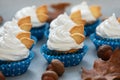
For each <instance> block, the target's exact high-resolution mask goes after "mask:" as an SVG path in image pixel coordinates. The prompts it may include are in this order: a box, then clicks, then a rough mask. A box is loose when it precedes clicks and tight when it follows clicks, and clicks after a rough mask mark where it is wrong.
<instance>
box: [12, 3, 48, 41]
mask: <svg viewBox="0 0 120 80" xmlns="http://www.w3.org/2000/svg"><path fill="white" fill-rule="evenodd" d="M26 16H30V18H31V22H32V29H31V34H32V35H33V36H35V37H36V38H37V39H38V40H39V39H41V38H42V37H43V34H44V30H45V27H46V21H47V19H48V10H47V6H46V5H42V6H39V7H36V6H28V7H24V8H22V9H21V10H19V11H18V12H17V13H16V14H15V17H14V18H13V20H19V19H21V18H23V17H26Z"/></svg>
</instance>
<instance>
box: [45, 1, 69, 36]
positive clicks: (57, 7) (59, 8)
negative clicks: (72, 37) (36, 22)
mask: <svg viewBox="0 0 120 80" xmlns="http://www.w3.org/2000/svg"><path fill="white" fill-rule="evenodd" d="M68 6H70V3H66V2H64V3H57V4H51V5H50V8H51V9H52V10H53V11H48V16H49V18H48V20H47V23H48V24H46V25H47V26H46V28H45V32H44V35H45V37H46V38H48V35H49V28H50V23H51V21H52V20H54V19H55V18H57V17H58V16H59V15H60V14H63V13H64V12H65V9H66V8H67V7H68Z"/></svg>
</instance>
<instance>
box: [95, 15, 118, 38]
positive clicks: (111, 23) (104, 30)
mask: <svg viewBox="0 0 120 80" xmlns="http://www.w3.org/2000/svg"><path fill="white" fill-rule="evenodd" d="M96 34H97V35H99V36H101V37H103V38H120V23H119V22H118V20H117V19H116V17H115V14H113V15H112V16H111V17H109V18H108V19H106V20H105V21H104V22H102V23H101V24H100V25H99V26H98V27H97V28H96Z"/></svg>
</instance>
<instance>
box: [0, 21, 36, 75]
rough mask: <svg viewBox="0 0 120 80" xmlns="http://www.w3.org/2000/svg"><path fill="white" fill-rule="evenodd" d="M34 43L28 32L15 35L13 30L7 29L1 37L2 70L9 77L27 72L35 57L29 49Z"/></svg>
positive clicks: (0, 59)
mask: <svg viewBox="0 0 120 80" xmlns="http://www.w3.org/2000/svg"><path fill="white" fill-rule="evenodd" d="M6 24H7V23H6ZM33 43H34V41H33V40H32V39H30V37H29V36H28V33H26V34H25V33H24V32H23V33H22V32H20V33H18V34H17V35H16V36H15V35H14V33H13V32H11V30H8V31H6V33H4V35H2V36H1V37H0V51H1V53H0V71H1V72H2V73H3V74H4V75H5V76H7V77H9V76H18V75H21V74H23V73H25V72H26V71H27V69H28V67H29V65H30V62H31V60H32V58H33V57H34V54H33V52H31V51H29V49H30V48H31V46H32V44H33Z"/></svg>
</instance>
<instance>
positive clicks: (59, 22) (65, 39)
mask: <svg viewBox="0 0 120 80" xmlns="http://www.w3.org/2000/svg"><path fill="white" fill-rule="evenodd" d="M75 25H76V24H75V23H74V22H73V21H72V20H71V19H70V18H69V16H68V15H67V14H61V15H59V16H58V17H57V18H56V19H55V20H53V21H52V22H51V24H50V34H49V39H48V41H47V46H48V48H49V49H50V50H57V51H68V50H71V49H80V48H82V47H83V43H81V44H77V43H76V42H75V40H74V39H73V38H72V37H71V36H70V32H69V31H70V30H71V28H73V27H74V26H75Z"/></svg>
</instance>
